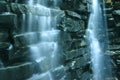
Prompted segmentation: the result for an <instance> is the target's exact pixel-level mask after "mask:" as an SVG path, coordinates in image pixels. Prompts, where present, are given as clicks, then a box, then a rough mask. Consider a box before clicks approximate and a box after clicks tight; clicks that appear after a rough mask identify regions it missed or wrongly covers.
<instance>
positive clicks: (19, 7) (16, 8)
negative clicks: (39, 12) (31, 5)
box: [10, 3, 29, 14]
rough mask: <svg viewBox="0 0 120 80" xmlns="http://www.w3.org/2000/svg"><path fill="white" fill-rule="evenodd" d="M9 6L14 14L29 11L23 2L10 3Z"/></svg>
mask: <svg viewBox="0 0 120 80" xmlns="http://www.w3.org/2000/svg"><path fill="white" fill-rule="evenodd" d="M10 7H11V11H12V12H13V13H15V14H26V13H28V11H29V9H28V6H26V5H25V4H17V3H11V4H10Z"/></svg>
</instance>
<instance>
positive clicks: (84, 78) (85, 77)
mask: <svg viewBox="0 0 120 80" xmlns="http://www.w3.org/2000/svg"><path fill="white" fill-rule="evenodd" d="M90 79H91V74H90V72H84V73H83V74H82V75H81V78H80V80H90Z"/></svg>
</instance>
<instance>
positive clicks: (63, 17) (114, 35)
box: [0, 0, 120, 80]
mask: <svg viewBox="0 0 120 80" xmlns="http://www.w3.org/2000/svg"><path fill="white" fill-rule="evenodd" d="M47 1H49V0H47ZM25 3H26V0H23V1H21V0H18V3H15V2H7V3H6V2H4V1H0V59H1V61H0V67H1V68H0V80H3V79H4V80H8V79H11V80H24V79H26V78H29V77H30V76H32V74H34V73H38V72H42V71H41V69H40V68H39V67H38V65H39V64H38V63H36V62H34V61H33V60H31V58H30V57H31V56H30V51H29V47H27V45H29V44H34V43H36V42H37V41H32V42H31V43H27V41H26V40H25V39H24V38H25V37H27V38H30V37H31V36H34V35H38V34H40V33H33V34H32V35H21V36H17V35H18V34H20V33H22V32H21V27H22V15H23V14H25V15H26V18H27V15H28V13H32V14H33V15H38V16H41V15H45V14H42V13H39V11H38V10H37V8H36V7H29V6H27V5H25ZM60 3H61V4H60V5H58V6H57V7H54V6H51V5H52V2H50V4H49V6H47V7H50V8H52V9H51V12H52V16H55V15H56V14H58V13H59V14H58V15H57V18H58V21H57V25H55V26H56V28H57V29H58V30H60V31H61V33H60V37H59V45H61V51H60V52H61V55H59V56H61V61H60V62H61V64H63V65H64V69H65V71H66V74H65V75H66V77H64V80H90V78H91V76H92V71H91V67H90V55H89V50H88V49H87V42H86V38H85V30H86V28H87V23H88V16H89V13H90V12H89V10H88V6H87V4H90V2H89V1H87V0H61V1H60ZM43 5H44V4H43ZM44 6H46V5H44ZM119 6H120V2H119V1H113V2H109V3H107V4H106V7H107V8H106V11H107V22H108V35H109V49H108V54H107V55H108V56H111V58H112V59H111V63H112V65H113V70H114V72H113V75H114V77H115V78H116V79H117V78H118V79H119V78H120V77H119V76H120V70H119V67H120V55H119V53H120V50H119V49H120V46H119V43H120V41H119V40H120V39H119V37H120V36H119V33H120V31H119V28H120V19H119V17H120V7H119ZM8 12H9V13H8ZM3 13H4V14H3ZM27 19H28V18H27ZM27 19H26V22H27ZM33 24H35V23H33ZM26 26H28V24H26ZM44 65H48V63H45V64H44ZM44 65H43V66H44ZM41 67H42V66H41ZM44 67H46V66H44ZM42 69H43V68H42ZM43 70H45V69H43ZM51 72H52V71H51ZM56 72H57V71H56ZM56 72H53V73H54V74H56V75H58V73H56ZM9 74H10V75H9ZM23 74H24V76H23ZM60 74H63V73H62V72H61V73H60ZM6 76H7V77H6ZM108 80H115V79H112V78H111V79H108Z"/></svg>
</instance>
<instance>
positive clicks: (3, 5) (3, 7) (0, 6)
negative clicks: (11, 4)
mask: <svg viewBox="0 0 120 80" xmlns="http://www.w3.org/2000/svg"><path fill="white" fill-rule="evenodd" d="M6 5H7V4H6V3H5V2H4V1H0V13H4V12H8V9H7V6H6Z"/></svg>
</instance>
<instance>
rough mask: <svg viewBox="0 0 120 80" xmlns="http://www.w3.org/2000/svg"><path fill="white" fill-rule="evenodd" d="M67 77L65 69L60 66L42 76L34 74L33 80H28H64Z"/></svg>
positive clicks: (31, 79) (30, 79)
mask: <svg viewBox="0 0 120 80" xmlns="http://www.w3.org/2000/svg"><path fill="white" fill-rule="evenodd" d="M64 75H65V71H64V67H63V66H58V67H57V68H55V69H51V70H48V71H46V72H43V73H41V74H34V75H33V76H32V77H31V78H29V79H27V80H38V79H40V80H62V77H63V76H64ZM63 80H64V79H63Z"/></svg>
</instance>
